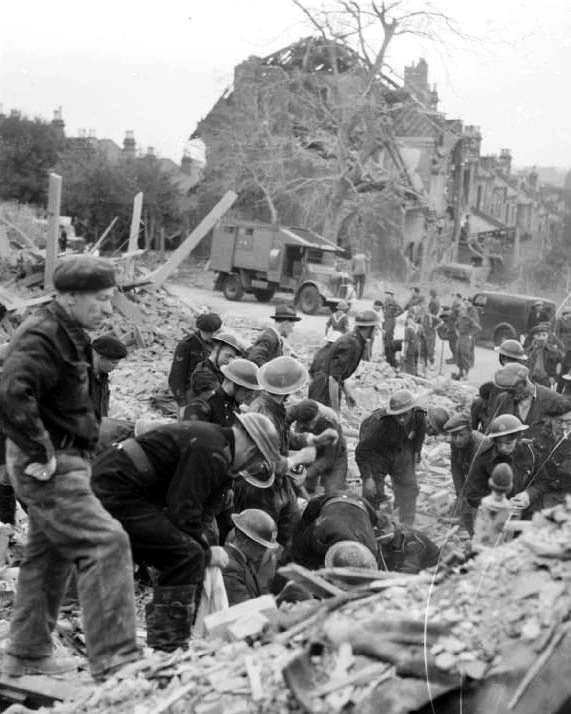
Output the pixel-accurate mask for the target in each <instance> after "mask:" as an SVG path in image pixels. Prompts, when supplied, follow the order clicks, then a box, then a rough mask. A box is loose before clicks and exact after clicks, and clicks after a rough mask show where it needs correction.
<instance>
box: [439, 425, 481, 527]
mask: <svg viewBox="0 0 571 714" xmlns="http://www.w3.org/2000/svg"><path fill="white" fill-rule="evenodd" d="M444 431H445V433H446V434H447V435H448V437H449V439H450V468H451V471H452V483H453V484H454V491H455V493H456V503H455V504H454V508H453V510H452V515H453V517H455V518H458V519H459V520H460V523H461V524H462V526H464V528H465V529H466V530H467V531H468V533H469V534H470V535H472V534H473V532H474V523H473V516H472V509H471V508H470V506H469V504H468V502H467V500H466V479H467V478H468V474H469V472H470V468H471V466H472V464H473V462H474V459H475V458H476V457H477V456H478V454H479V453H480V451H481V450H482V449H485V448H486V445H487V444H488V441H487V440H486V437H485V436H484V435H483V434H482V433H481V432H480V431H474V430H473V429H472V423H471V419H470V417H469V416H467V415H465V414H455V415H454V416H453V417H451V419H449V420H448V421H447V422H446V424H444Z"/></svg>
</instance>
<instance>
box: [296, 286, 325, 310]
mask: <svg viewBox="0 0 571 714" xmlns="http://www.w3.org/2000/svg"><path fill="white" fill-rule="evenodd" d="M297 302H298V304H299V307H300V310H301V311H302V312H305V314H306V315H314V314H315V313H316V312H317V311H318V310H319V308H320V307H321V295H320V294H319V291H318V290H317V288H316V287H314V286H313V285H306V286H305V287H304V288H302V289H301V290H300V291H299V295H298V297H297Z"/></svg>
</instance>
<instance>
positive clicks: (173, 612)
mask: <svg viewBox="0 0 571 714" xmlns="http://www.w3.org/2000/svg"><path fill="white" fill-rule="evenodd" d="M195 593H196V585H183V586H178V587H163V588H159V587H156V588H155V589H154V590H153V600H152V602H150V603H149V604H148V605H147V606H146V607H145V619H146V622H147V644H148V646H149V647H152V648H153V649H155V650H162V651H163V652H172V651H173V650H176V649H178V648H179V647H182V648H186V647H188V643H189V640H190V628H191V625H192V621H193V618H194V609H195V602H194V600H195Z"/></svg>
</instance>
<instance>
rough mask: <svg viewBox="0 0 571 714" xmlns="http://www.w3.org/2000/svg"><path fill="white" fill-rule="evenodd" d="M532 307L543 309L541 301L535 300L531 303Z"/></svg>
mask: <svg viewBox="0 0 571 714" xmlns="http://www.w3.org/2000/svg"><path fill="white" fill-rule="evenodd" d="M533 307H543V300H536V301H535V302H534V303H533Z"/></svg>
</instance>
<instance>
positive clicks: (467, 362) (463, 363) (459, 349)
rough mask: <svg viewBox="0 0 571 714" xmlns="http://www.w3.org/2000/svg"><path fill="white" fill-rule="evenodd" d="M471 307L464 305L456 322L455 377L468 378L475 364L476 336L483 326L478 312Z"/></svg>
mask: <svg viewBox="0 0 571 714" xmlns="http://www.w3.org/2000/svg"><path fill="white" fill-rule="evenodd" d="M471 308H472V306H463V307H462V308H461V309H460V310H459V311H458V315H457V317H456V321H455V323H454V329H455V331H456V345H455V352H454V356H455V360H456V366H457V367H458V372H457V374H453V375H452V377H453V379H464V378H467V377H468V373H469V371H470V370H471V369H472V367H473V366H474V348H475V338H476V335H477V334H478V332H480V330H481V329H482V328H481V326H480V322H479V320H478V317H477V313H476V312H475V310H474V309H471Z"/></svg>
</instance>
